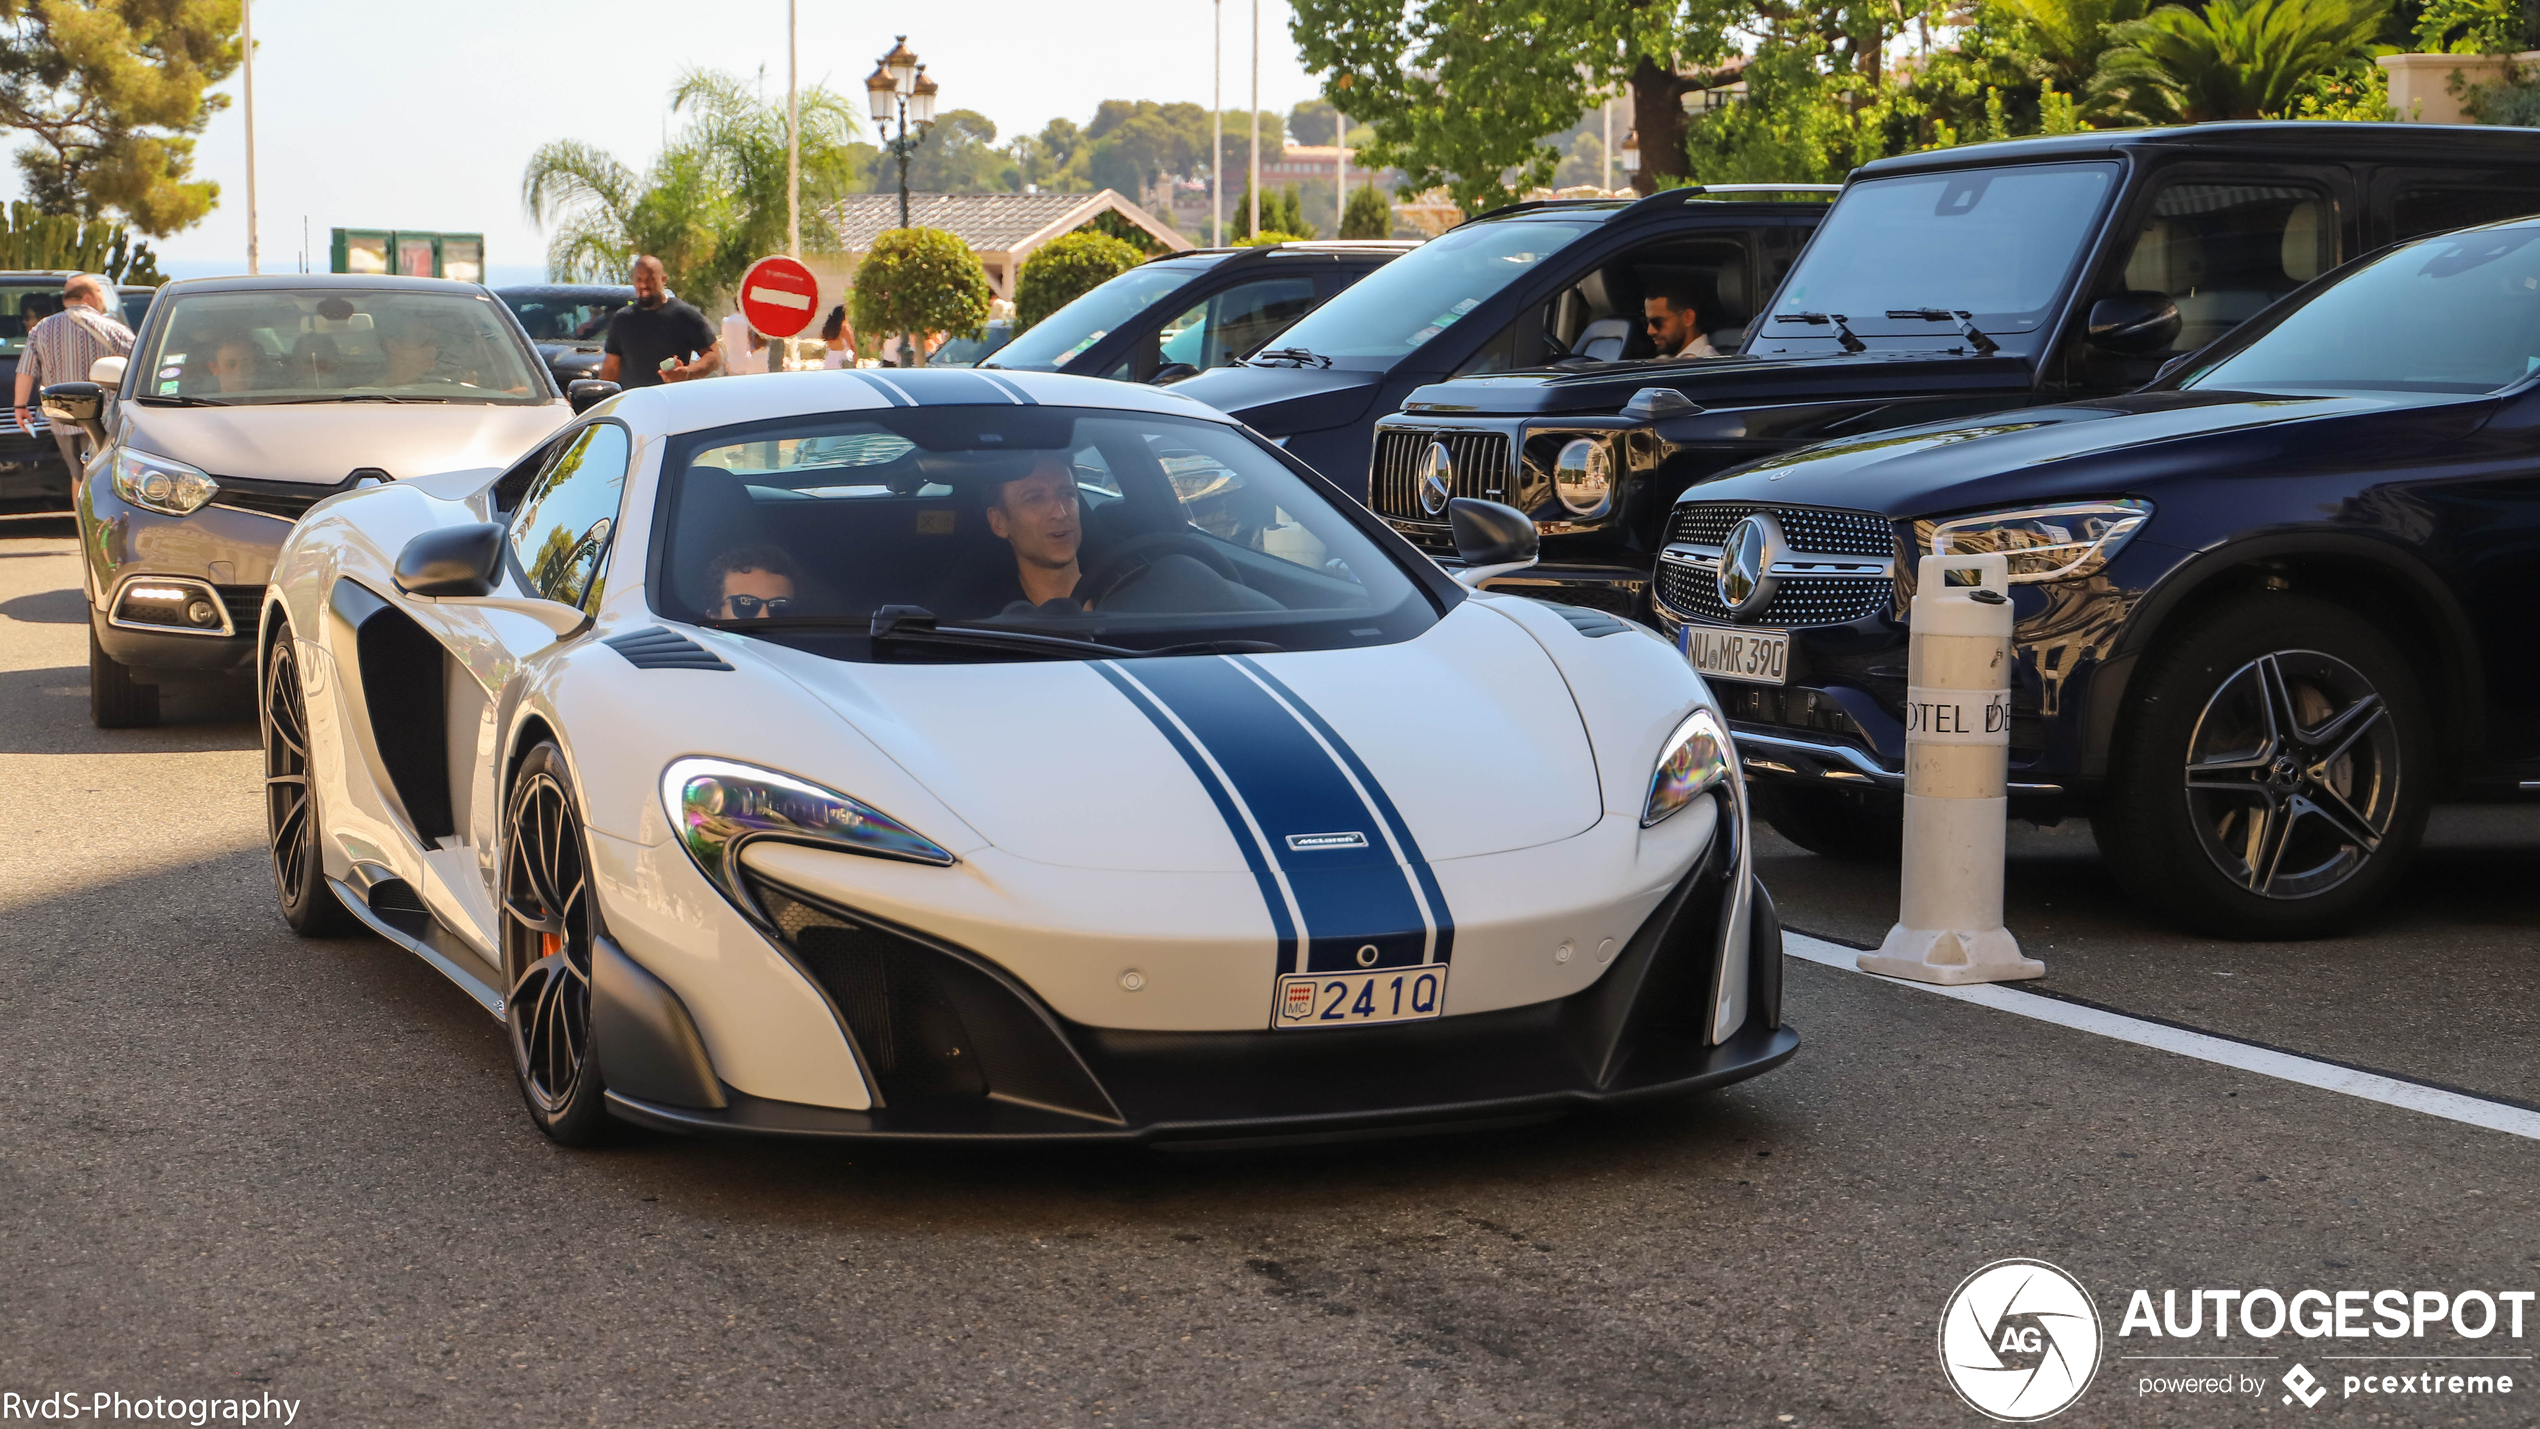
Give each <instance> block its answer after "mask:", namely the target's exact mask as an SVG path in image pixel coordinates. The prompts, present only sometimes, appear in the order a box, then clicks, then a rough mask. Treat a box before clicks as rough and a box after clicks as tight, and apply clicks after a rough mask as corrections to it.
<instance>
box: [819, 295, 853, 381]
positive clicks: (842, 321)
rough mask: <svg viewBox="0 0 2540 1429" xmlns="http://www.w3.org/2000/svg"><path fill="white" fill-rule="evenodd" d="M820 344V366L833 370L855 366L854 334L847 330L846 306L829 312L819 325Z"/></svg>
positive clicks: (842, 304) (840, 305)
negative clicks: (821, 349)
mask: <svg viewBox="0 0 2540 1429" xmlns="http://www.w3.org/2000/svg"><path fill="white" fill-rule="evenodd" d="M820 342H821V346H822V348H823V349H824V351H822V353H821V354H820V365H821V366H822V367H825V368H829V369H832V370H835V369H837V368H841V367H853V366H855V334H854V333H851V332H849V331H848V330H847V305H846V304H844V303H840V304H839V305H837V306H836V307H834V308H831V309H830V310H829V316H828V318H827V319H825V320H824V321H823V322H822V323H821V324H820Z"/></svg>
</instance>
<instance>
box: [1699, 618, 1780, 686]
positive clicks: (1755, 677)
mask: <svg viewBox="0 0 2540 1429" xmlns="http://www.w3.org/2000/svg"><path fill="white" fill-rule="evenodd" d="M1676 643H1677V646H1678V648H1680V649H1682V650H1683V651H1684V654H1685V663H1687V664H1689V665H1691V666H1693V670H1694V673H1695V674H1697V675H1701V676H1704V677H1705V678H1708V679H1714V680H1745V681H1747V682H1749V683H1751V684H1757V685H1779V684H1785V683H1787V682H1788V681H1789V679H1790V632H1789V631H1787V630H1752V629H1747V628H1744V627H1740V628H1738V629H1734V630H1730V629H1724V628H1722V627H1720V626H1717V625H1694V624H1691V623H1687V624H1685V625H1682V626H1679V627H1677V635H1676Z"/></svg>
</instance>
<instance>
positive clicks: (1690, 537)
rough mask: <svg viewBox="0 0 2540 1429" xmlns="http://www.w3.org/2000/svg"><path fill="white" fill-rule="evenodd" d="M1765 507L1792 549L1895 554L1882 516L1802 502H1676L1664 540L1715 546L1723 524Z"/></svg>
mask: <svg viewBox="0 0 2540 1429" xmlns="http://www.w3.org/2000/svg"><path fill="white" fill-rule="evenodd" d="M1754 511H1770V512H1772V513H1773V516H1774V518H1775V519H1776V520H1779V521H1780V522H1781V525H1782V534H1783V535H1784V536H1786V537H1788V538H1789V540H1790V546H1791V549H1792V550H1795V551H1819V552H1823V553H1824V554H1826V555H1829V556H1893V555H1895V554H1896V530H1895V528H1894V527H1892V526H1890V525H1889V524H1888V522H1887V518H1886V517H1884V516H1880V515H1878V514H1876V513H1874V512H1869V511H1820V510H1817V509H1815V508H1813V507H1807V506H1757V505H1755V504H1753V503H1751V502H1737V501H1722V502H1716V503H1712V504H1708V505H1701V506H1679V507H1677V508H1676V510H1675V514H1674V515H1672V516H1670V517H1668V518H1667V539H1668V540H1669V541H1670V542H1675V541H1690V542H1692V543H1693V544H1695V545H1698V546H1716V545H1719V544H1720V543H1721V542H1723V541H1725V540H1727V539H1728V538H1729V528H1730V527H1732V526H1735V525H1736V524H1737V523H1738V522H1739V521H1740V520H1741V519H1743V518H1744V517H1745V516H1746V515H1747V514H1748V513H1750V512H1754Z"/></svg>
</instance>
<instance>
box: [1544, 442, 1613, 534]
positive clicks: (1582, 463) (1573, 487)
mask: <svg viewBox="0 0 2540 1429" xmlns="http://www.w3.org/2000/svg"><path fill="white" fill-rule="evenodd" d="M1552 489H1553V492H1554V493H1555V494H1556V495H1558V496H1559V497H1560V498H1561V504H1562V505H1564V506H1567V507H1569V508H1570V511H1571V514H1573V515H1577V516H1585V517H1589V518H1591V519H1593V518H1595V517H1598V516H1602V515H1604V514H1605V513H1606V512H1608V511H1610V510H1612V509H1613V507H1614V450H1613V448H1611V447H1609V446H1607V445H1606V444H1605V443H1604V442H1602V441H1599V440H1598V439H1596V438H1594V437H1580V438H1579V439H1577V440H1576V441H1571V442H1565V443H1563V444H1562V447H1561V454H1560V455H1559V456H1558V457H1555V458H1554V459H1553V463H1552Z"/></svg>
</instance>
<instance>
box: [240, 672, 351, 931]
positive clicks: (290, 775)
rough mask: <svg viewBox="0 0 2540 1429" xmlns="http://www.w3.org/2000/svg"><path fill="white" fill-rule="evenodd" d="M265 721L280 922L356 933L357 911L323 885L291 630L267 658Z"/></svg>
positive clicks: (269, 825) (269, 836)
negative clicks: (353, 928)
mask: <svg viewBox="0 0 2540 1429" xmlns="http://www.w3.org/2000/svg"><path fill="white" fill-rule="evenodd" d="M262 705H263V708H262V710H261V711H260V713H261V715H262V720H261V723H262V724H263V726H264V740H265V847H266V850H267V852H268V853H269V854H270V855H271V860H272V864H273V888H274V894H275V896H276V897H277V898H278V899H280V900H281V903H282V921H283V922H284V923H285V924H286V925H288V926H289V927H290V929H291V931H292V932H294V933H297V934H299V935H300V936H301V937H303V938H326V937H333V936H335V935H337V934H340V933H345V932H349V931H351V929H352V927H353V915H352V914H351V913H350V912H348V911H346V909H345V907H344V905H343V903H342V902H341V901H339V900H338V899H337V898H336V896H335V890H334V889H332V888H330V887H328V886H327V883H326V859H325V856H324V853H323V850H324V848H325V845H324V844H322V843H321V842H320V841H319V838H318V806H317V791H316V790H315V789H314V788H312V787H311V785H310V769H309V706H308V699H307V696H306V695H305V694H304V693H303V692H302V687H301V684H300V657H299V653H298V651H297V650H295V649H294V648H293V646H292V643H291V630H290V627H288V626H283V627H281V628H279V629H277V630H276V631H275V632H274V639H273V648H272V649H271V650H270V651H269V652H268V653H267V654H266V656H265V679H264V699H263V701H262Z"/></svg>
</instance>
